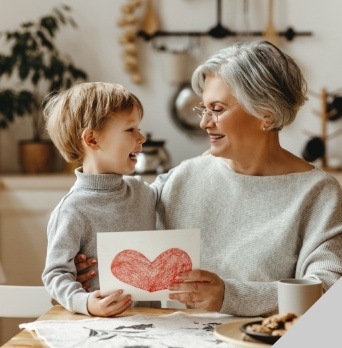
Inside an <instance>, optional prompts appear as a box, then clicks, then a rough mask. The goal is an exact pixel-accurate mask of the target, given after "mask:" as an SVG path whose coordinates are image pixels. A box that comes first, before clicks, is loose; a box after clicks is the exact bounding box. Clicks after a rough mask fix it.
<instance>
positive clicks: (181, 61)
mask: <svg viewBox="0 0 342 348" xmlns="http://www.w3.org/2000/svg"><path fill="white" fill-rule="evenodd" d="M149 3H150V4H151V5H152V6H153V8H152V10H153V12H154V15H155V17H156V18H154V17H152V19H151V18H150V20H149V21H150V22H149V24H146V22H145V19H146V17H147V16H149V15H148V14H147V12H148V4H149ZM218 3H221V12H220V15H219V17H220V18H218V15H217V6H218ZM62 4H63V3H62V2H60V1H58V0H49V1H42V0H30V1H26V0H11V1H5V0H0V5H1V7H0V8H1V11H0V32H4V31H7V30H11V29H15V28H17V27H18V26H19V25H20V24H21V23H23V22H27V21H30V20H37V19H38V18H39V17H42V16H44V15H46V14H48V13H50V12H51V10H52V9H53V8H54V7H59V6H60V5H62ZM65 4H67V5H69V6H70V7H71V9H72V11H71V15H72V17H73V19H74V20H75V22H76V23H77V26H78V27H77V28H76V29H74V28H72V27H71V26H64V27H63V28H61V29H60V30H59V32H58V33H57V34H56V44H57V46H58V48H59V49H60V51H61V52H63V53H65V54H67V55H68V56H70V57H71V58H72V60H73V62H74V63H75V65H77V66H78V67H80V68H81V69H82V70H84V71H85V72H86V73H87V74H88V80H89V81H108V82H115V83H120V84H122V85H124V86H125V87H126V88H127V89H129V90H130V91H132V92H133V93H135V94H136V95H137V96H138V97H139V98H140V99H141V101H142V103H143V105H144V107H145V117H144V119H143V122H142V127H141V128H142V131H143V133H144V134H145V135H146V134H147V133H150V134H151V140H152V145H153V144H154V143H153V141H161V142H165V143H162V145H163V146H164V147H165V149H166V150H167V152H168V155H169V157H170V166H175V165H177V164H179V163H180V162H181V161H182V160H184V159H187V158H191V157H193V156H197V155H199V154H201V153H202V152H203V151H205V150H206V149H207V148H208V146H209V143H208V139H207V137H206V136H205V135H204V136H203V135H202V132H200V131H198V129H197V126H196V122H197V120H194V121H192V120H193V119H192V118H191V119H190V118H189V119H188V118H187V116H186V115H185V114H186V113H187V112H188V110H189V106H190V104H191V103H192V102H193V101H194V100H193V98H194V97H193V96H192V95H191V90H186V91H183V92H184V93H183V95H181V96H179V95H180V94H179V93H181V91H182V87H184V86H185V87H186V85H184V83H186V82H187V81H189V80H190V76H191V72H192V71H193V69H194V67H195V66H196V65H197V64H199V63H200V62H202V61H203V60H205V59H206V58H207V57H208V56H210V55H211V54H213V53H215V52H216V51H217V50H218V49H219V48H222V47H225V46H228V45H230V44H232V43H233V42H235V41H238V40H247V39H251V38H257V36H246V35H242V34H243V33H246V32H263V31H264V30H265V29H266V27H267V25H268V18H269V0H222V1H216V0H172V1H166V0H154V1H148V0H141V4H140V6H139V4H138V3H137V6H136V7H135V8H134V10H133V12H131V13H130V11H129V9H127V5H128V6H129V5H130V4H132V0H115V1H114V0H97V1H84V0H69V1H65ZM341 13H342V2H341V1H338V0H326V1H321V0H301V1H297V0H274V1H273V24H274V26H275V28H276V30H277V31H280V32H283V33H284V32H287V34H289V31H288V29H289V28H291V29H293V30H294V31H295V33H299V34H300V33H301V32H302V33H308V32H309V33H312V35H311V36H300V35H298V36H297V35H295V37H294V38H293V40H288V39H287V38H285V37H284V36H282V37H280V38H279V39H278V45H279V47H280V48H282V49H283V50H284V51H285V52H287V53H289V54H290V55H291V56H293V57H294V58H295V60H296V61H297V62H298V64H299V65H300V67H301V68H302V70H303V72H304V74H305V77H306V79H307V82H308V87H309V94H308V97H309V101H308V102H307V103H306V105H305V106H304V107H303V108H302V109H301V110H300V112H299V114H298V117H297V120H296V121H295V122H294V123H293V124H292V125H290V126H289V127H287V128H286V129H284V130H283V131H282V132H281V141H282V144H283V146H284V147H285V148H287V149H289V150H290V151H292V152H294V153H295V154H297V155H300V156H301V155H302V152H303V149H304V147H305V146H306V144H307V143H308V141H309V140H310V139H311V138H313V137H315V136H318V137H319V136H320V135H321V129H322V126H321V117H320V115H319V113H320V112H321V110H322V97H321V94H322V90H323V89H326V90H327V92H328V93H331V94H332V95H333V96H335V95H337V96H338V95H339V93H340V92H342V89H341V88H342V68H341V61H342V36H341V28H342V23H341V21H340V14H341ZM127 15H128V17H127ZM130 15H133V16H135V17H134V18H133V26H130V25H129V23H130V21H132V17H131V16H130ZM155 19H156V23H155ZM218 19H220V20H221V24H222V26H223V27H224V28H225V29H228V30H230V31H232V32H236V33H237V36H231V35H227V36H226V37H224V38H214V37H212V36H202V37H200V38H197V39H196V38H194V37H190V36H183V37H172V36H167V37H157V38H154V39H153V40H145V39H144V38H143V37H141V36H136V37H135V38H134V39H133V41H134V42H133V46H135V47H136V49H137V51H136V54H135V53H132V54H130V53H129V54H128V55H126V57H125V58H124V57H123V51H124V48H125V47H124V46H125V45H126V44H127V43H130V41H129V40H130V37H129V36H130V33H129V32H128V33H127V30H129V29H130V28H131V27H133V28H135V29H136V30H142V29H146V30H147V31H148V30H150V31H151V32H152V33H153V32H154V31H155V30H159V31H166V32H179V31H182V32H208V31H209V30H210V29H212V28H214V27H215V26H216V25H217V22H218ZM134 20H136V21H134ZM239 33H242V34H241V35H239ZM127 40H128V41H127ZM131 42H132V41H131ZM133 46H132V45H131V49H132V50H133V51H134V49H135V47H133ZM1 51H2V52H6V42H4V39H3V37H1V38H0V52H1ZM134 55H135V56H134ZM135 58H136V59H137V61H134V59H135ZM132 59H133V62H132ZM165 60H167V61H165ZM125 64H128V66H129V65H130V64H131V66H130V68H129V69H130V72H127V71H126V70H125ZM178 71H181V74H178V73H177V72H178ZM139 80H141V81H140V83H136V81H139ZM9 86H13V87H14V88H16V87H20V81H16V80H15V79H13V78H12V79H11V80H6V79H5V78H2V79H0V89H2V88H8V87H9ZM175 101H176V104H177V103H178V104H177V105H176V106H175V105H174V104H175ZM337 101H338V102H340V100H337ZM190 111H191V108H190ZM184 113H185V114H184ZM191 117H192V116H191ZM340 121H341V118H339V117H338V118H337V120H336V121H334V122H327V130H326V133H327V134H328V140H327V143H326V155H327V157H328V161H329V159H330V158H332V160H331V163H332V165H333V166H334V167H339V166H340V163H341V162H342V152H341V145H342V137H341V136H340V137H339V136H338V131H339V128H341V127H342V122H340ZM31 124H32V121H31V119H30V117H29V116H26V117H24V118H22V117H20V118H18V117H16V118H15V121H14V122H13V123H11V124H10V126H9V128H8V129H5V130H3V129H2V130H1V134H0V137H1V146H0V168H1V173H3V174H9V173H20V172H21V168H20V166H19V164H18V150H17V144H18V142H19V141H21V140H24V139H30V138H31V137H32V129H31V128H32V126H31ZM335 133H337V135H334V134H335ZM329 134H333V136H331V137H330V138H329ZM157 145H158V144H157ZM159 145H160V143H159ZM318 164H319V160H318ZM63 166H64V164H63V163H60V164H58V165H57V167H56V169H55V170H56V171H63V170H64V167H63Z"/></svg>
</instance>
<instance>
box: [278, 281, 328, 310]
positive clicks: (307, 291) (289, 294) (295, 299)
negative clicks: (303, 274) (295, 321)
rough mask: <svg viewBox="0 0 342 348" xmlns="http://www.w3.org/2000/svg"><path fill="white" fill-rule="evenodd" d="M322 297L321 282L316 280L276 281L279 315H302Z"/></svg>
mask: <svg viewBox="0 0 342 348" xmlns="http://www.w3.org/2000/svg"><path fill="white" fill-rule="evenodd" d="M321 296H322V282H321V281H319V280H316V279H282V280H279V281H278V307H279V313H280V314H281V313H286V312H290V313H295V314H297V315H302V314H304V313H305V312H306V311H307V310H308V309H309V308H310V307H311V306H312V305H313V304H314V303H315V302H316V301H317V300H318V299H319V298H320V297H321Z"/></svg>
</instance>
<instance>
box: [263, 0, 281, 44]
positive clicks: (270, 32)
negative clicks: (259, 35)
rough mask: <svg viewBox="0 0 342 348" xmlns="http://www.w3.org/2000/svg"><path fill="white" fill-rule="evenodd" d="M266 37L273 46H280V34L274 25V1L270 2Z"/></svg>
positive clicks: (269, 0)
mask: <svg viewBox="0 0 342 348" xmlns="http://www.w3.org/2000/svg"><path fill="white" fill-rule="evenodd" d="M264 37H265V39H266V40H267V41H269V42H270V43H272V44H273V45H275V46H278V33H277V31H276V28H275V27H274V25H273V0H268V24H267V27H266V29H265V31H264Z"/></svg>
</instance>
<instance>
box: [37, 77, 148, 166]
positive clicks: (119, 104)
mask: <svg viewBox="0 0 342 348" xmlns="http://www.w3.org/2000/svg"><path fill="white" fill-rule="evenodd" d="M134 107H136V108H137V109H138V111H139V113H140V115H141V117H143V106H142V104H141V102H140V100H139V99H138V98H137V97H136V96H135V95H134V94H133V93H130V92H128V91H127V90H126V89H125V88H124V87H123V86H121V85H119V84H114V83H105V82H87V83H79V84H75V85H74V86H72V87H71V88H69V89H68V90H66V91H63V92H60V93H57V94H55V95H53V96H48V98H47V99H46V101H45V102H44V111H43V112H44V117H45V119H46V129H47V131H48V133H49V135H50V138H51V140H52V141H53V143H54V144H55V146H56V147H57V149H58V150H59V152H60V153H61V155H62V156H63V158H64V159H65V160H66V161H67V162H76V161H78V162H82V161H83V159H84V148H83V145H82V134H83V132H84V131H85V130H96V131H99V130H102V129H103V127H104V126H105V124H106V122H107V120H108V119H109V118H111V117H113V116H114V117H115V115H118V114H122V113H125V112H131V111H132V110H133V108H134Z"/></svg>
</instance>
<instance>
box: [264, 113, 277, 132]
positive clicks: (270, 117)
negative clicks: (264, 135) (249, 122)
mask: <svg viewBox="0 0 342 348" xmlns="http://www.w3.org/2000/svg"><path fill="white" fill-rule="evenodd" d="M273 122H274V116H273V115H265V116H264V117H263V120H262V130H263V131H264V132H265V131H266V130H268V128H269V127H270V125H271V124H272V123H273Z"/></svg>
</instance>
